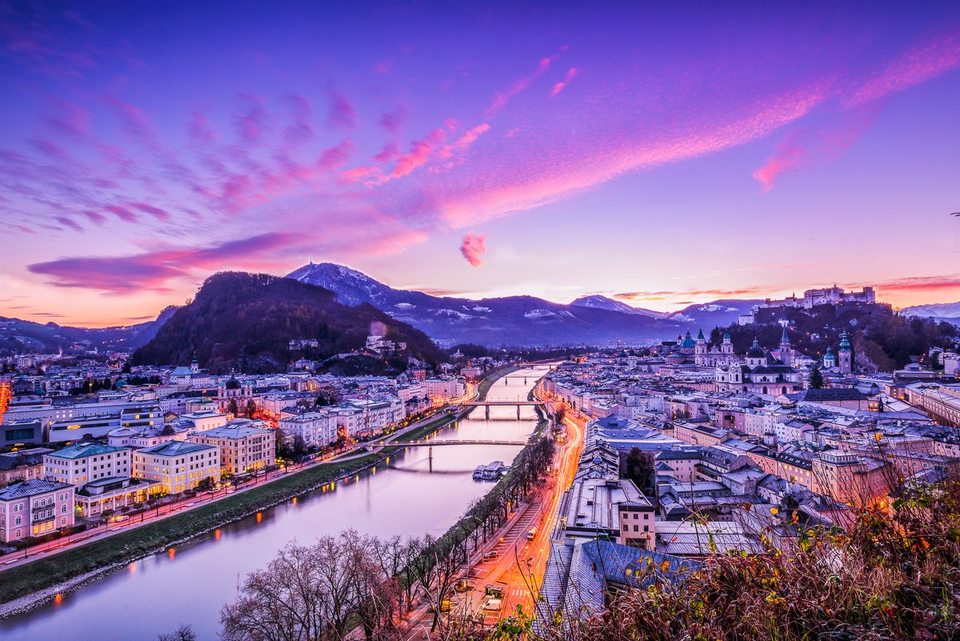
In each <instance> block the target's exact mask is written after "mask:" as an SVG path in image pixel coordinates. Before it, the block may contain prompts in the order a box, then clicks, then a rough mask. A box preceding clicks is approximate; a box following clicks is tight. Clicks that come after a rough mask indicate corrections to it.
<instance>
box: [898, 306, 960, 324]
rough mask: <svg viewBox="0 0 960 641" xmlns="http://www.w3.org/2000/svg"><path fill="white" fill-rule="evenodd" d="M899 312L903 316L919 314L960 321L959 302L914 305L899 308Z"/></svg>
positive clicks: (954, 321) (948, 320) (952, 321)
mask: <svg viewBox="0 0 960 641" xmlns="http://www.w3.org/2000/svg"><path fill="white" fill-rule="evenodd" d="M900 313H901V314H903V315H904V316H920V317H923V318H933V319H935V320H945V321H947V322H950V323H957V322H958V321H960V302H956V303H935V304H933V305H914V306H913V307H904V308H903V309H901V310H900Z"/></svg>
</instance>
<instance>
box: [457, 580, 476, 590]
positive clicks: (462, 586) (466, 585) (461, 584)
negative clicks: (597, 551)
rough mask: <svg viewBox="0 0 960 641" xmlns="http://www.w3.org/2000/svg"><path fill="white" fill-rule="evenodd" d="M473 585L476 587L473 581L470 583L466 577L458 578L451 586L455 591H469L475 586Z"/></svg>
mask: <svg viewBox="0 0 960 641" xmlns="http://www.w3.org/2000/svg"><path fill="white" fill-rule="evenodd" d="M475 587H476V586H475V585H474V584H473V583H470V582H469V581H467V580H466V579H460V580H459V581H457V583H456V584H455V585H454V586H453V589H454V590H456V591H457V592H469V591H470V590H472V589H473V588H475Z"/></svg>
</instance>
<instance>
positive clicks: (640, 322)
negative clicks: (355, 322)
mask: <svg viewBox="0 0 960 641" xmlns="http://www.w3.org/2000/svg"><path fill="white" fill-rule="evenodd" d="M288 278H291V279H294V280H296V281H299V282H302V283H308V284H311V285H316V286H319V287H323V288H325V289H329V290H330V291H332V292H334V293H335V294H336V297H337V301H338V302H340V303H343V304H344V305H351V306H355V305H361V304H364V303H368V304H370V305H373V306H374V307H376V308H377V309H380V310H382V311H383V312H384V313H386V314H388V315H389V316H391V317H392V318H394V319H396V320H398V321H402V322H404V323H408V324H410V325H412V326H413V327H415V328H417V329H419V330H421V331H423V332H424V333H426V334H427V335H428V336H430V337H431V338H433V339H434V340H437V341H440V342H442V343H446V344H451V345H452V344H457V343H476V344H480V345H487V346H501V345H510V346H546V345H575V344H594V345H607V344H611V343H615V342H616V341H623V342H625V343H628V344H629V343H640V342H645V341H650V340H660V339H664V338H672V337H674V336H676V334H677V331H678V329H679V325H678V324H677V323H674V322H669V321H667V320H663V319H659V318H650V317H649V316H645V315H644V314H642V313H640V314H635V313H630V314H626V313H623V312H620V311H613V310H608V309H597V308H594V307H585V306H578V305H561V304H559V303H552V302H550V301H546V300H543V299H541V298H535V297H533V296H508V297H504V298H484V299H480V300H471V299H467V298H453V297H441V296H431V295H429V294H425V293H423V292H417V291H408V290H402V289H394V288H392V287H390V286H388V285H385V284H383V283H381V282H379V281H377V280H374V279H373V278H370V277H369V276H367V275H365V274H362V273H360V272H358V271H355V270H352V269H349V268H347V267H343V266H341V265H334V264H331V263H321V264H316V265H315V264H312V263H311V264H309V265H305V266H303V267H301V268H300V269H297V270H296V271H294V272H291V273H290V274H289V275H288Z"/></svg>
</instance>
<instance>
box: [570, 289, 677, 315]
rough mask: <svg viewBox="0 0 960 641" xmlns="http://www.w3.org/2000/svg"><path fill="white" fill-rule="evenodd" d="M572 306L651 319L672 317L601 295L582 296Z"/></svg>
mask: <svg viewBox="0 0 960 641" xmlns="http://www.w3.org/2000/svg"><path fill="white" fill-rule="evenodd" d="M570 304H571V305H572V306H574V307H590V308H592V309H606V310H609V311H611V312H621V313H623V314H642V315H644V316H649V317H650V318H666V317H667V316H669V315H670V314H668V313H666V312H656V311H654V310H652V309H644V308H642V307H633V306H632V305H627V304H626V303H624V302H621V301H618V300H614V299H612V298H608V297H606V296H600V295H599V294H595V295H593V296H581V297H580V298H578V299H577V300H575V301H573V302H572V303H570Z"/></svg>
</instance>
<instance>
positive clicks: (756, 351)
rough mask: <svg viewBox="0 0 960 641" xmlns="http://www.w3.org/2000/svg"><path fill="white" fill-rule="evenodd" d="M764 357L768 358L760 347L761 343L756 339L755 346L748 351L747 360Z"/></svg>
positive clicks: (754, 340)
mask: <svg viewBox="0 0 960 641" xmlns="http://www.w3.org/2000/svg"><path fill="white" fill-rule="evenodd" d="M764 356H766V353H765V352H764V351H763V348H762V347H760V341H759V340H757V339H756V338H754V339H753V345H751V346H750V349H749V350H747V358H763V357H764Z"/></svg>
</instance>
